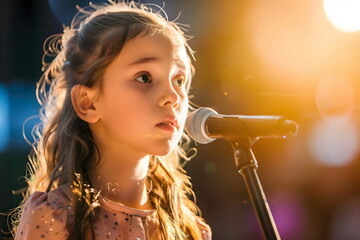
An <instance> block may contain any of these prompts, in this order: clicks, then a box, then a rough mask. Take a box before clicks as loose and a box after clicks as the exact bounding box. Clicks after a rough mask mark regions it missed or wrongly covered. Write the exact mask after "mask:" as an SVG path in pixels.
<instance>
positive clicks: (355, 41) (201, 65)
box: [0, 0, 360, 240]
mask: <svg viewBox="0 0 360 240" xmlns="http://www.w3.org/2000/svg"><path fill="white" fill-rule="evenodd" d="M99 2H101V1H93V3H99ZM141 2H142V3H146V2H151V3H156V4H158V5H160V6H163V7H164V9H165V10H166V12H167V13H168V16H169V19H170V20H173V19H175V18H177V17H178V19H177V21H178V22H181V23H184V24H188V25H189V26H190V28H189V31H188V35H191V36H194V38H193V39H191V40H190V42H189V44H190V46H191V47H192V48H193V49H194V50H195V51H196V54H195V57H196V61H195V62H194V65H195V68H196V75H195V78H194V81H193V88H192V90H191V94H192V95H193V98H192V102H194V103H195V104H197V105H200V106H206V107H212V108H214V109H215V110H216V111H217V112H219V113H222V114H246V115H283V116H286V117H287V118H289V119H291V120H294V121H296V122H297V123H298V124H299V133H298V135H297V136H296V137H290V138H287V139H264V140H260V141H258V142H257V143H255V145H254V146H253V151H254V153H255V156H256V158H257V160H258V163H259V169H258V174H259V177H260V179H261V181H262V185H263V188H264V190H265V193H266V195H267V198H268V202H269V204H270V208H271V210H272V213H273V215H274V218H275V222H276V224H277V226H278V229H279V232H280V235H281V237H282V239H294V240H297V239H331V240H340V239H347V240H349V239H350V240H352V239H360V227H359V226H360V191H359V187H360V181H359V180H360V122H359V113H360V108H359V106H360V104H359V101H360V99H359V90H360V68H359V66H358V65H359V62H360V44H359V43H360V32H359V30H360V14H359V12H360V1H358V0H273V1H266V0H239V1H235V0H223V1H216V0H192V1H191V0H183V1H175V0H161V1H156V0H153V1H141ZM76 4H78V5H79V6H86V5H87V4H88V2H87V1H80V0H61V1H60V0H48V1H47V0H5V1H1V7H0V184H1V185H0V186H1V187H0V196H1V198H0V212H2V213H6V212H8V211H10V210H11V209H12V208H14V207H16V206H17V205H18V204H19V202H20V200H21V195H13V194H12V191H13V190H18V189H21V188H24V187H25V186H26V184H25V182H24V179H23V178H22V176H24V174H25V167H26V163H27V155H28V153H29V151H30V146H29V145H28V144H27V143H26V141H25V139H24V137H23V133H25V135H27V136H29V135H30V131H31V128H32V126H34V124H36V123H37V122H38V118H37V117H36V115H37V114H38V108H39V105H38V104H37V102H36V98H35V83H36V82H37V80H38V79H39V78H40V76H41V57H42V53H43V50H42V44H43V41H44V40H45V39H46V38H47V37H48V36H49V35H51V34H55V33H60V32H62V30H63V27H62V25H63V24H65V25H69V23H70V20H71V18H72V16H73V15H74V14H75V13H76V8H75V5H76ZM180 12H181V14H180V16H179V13H180ZM197 148H198V155H197V157H196V158H195V159H193V160H192V161H191V162H189V163H188V164H187V165H186V170H187V171H188V173H189V175H190V176H191V178H192V182H193V185H194V186H193V187H194V190H195V192H196V193H197V201H198V205H199V206H200V208H201V209H202V212H203V217H204V218H205V219H206V220H207V222H208V223H209V224H210V226H211V227H212V231H213V239H214V240H237V239H262V237H261V231H260V227H259V225H258V223H257V221H256V217H255V215H254V211H253V209H252V207H251V203H250V201H249V197H248V194H247V192H246V188H245V186H244V183H243V179H242V177H241V175H239V174H238V173H237V172H236V169H235V163H234V160H233V151H232V149H231V147H230V145H229V144H228V143H227V142H225V141H224V140H217V141H214V142H212V143H210V144H207V145H198V146H197ZM8 223H9V220H8V219H7V217H6V216H2V215H1V216H0V229H1V230H2V231H1V233H0V234H1V238H5V237H10V235H9V234H8V228H7V226H8Z"/></svg>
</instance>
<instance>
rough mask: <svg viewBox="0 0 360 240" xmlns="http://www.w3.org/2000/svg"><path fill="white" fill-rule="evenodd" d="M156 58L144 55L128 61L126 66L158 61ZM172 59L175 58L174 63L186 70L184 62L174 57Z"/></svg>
mask: <svg viewBox="0 0 360 240" xmlns="http://www.w3.org/2000/svg"><path fill="white" fill-rule="evenodd" d="M158 60H159V59H158V58H156V57H144V58H140V59H137V60H135V61H134V62H131V63H129V64H128V67H130V66H136V65H140V64H144V63H149V62H156V61H158ZM174 60H175V62H176V64H177V65H178V66H179V67H180V68H182V69H184V70H185V71H186V65H185V63H184V62H183V61H182V60H180V59H178V58H176V59H174Z"/></svg>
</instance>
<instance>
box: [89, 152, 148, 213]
mask: <svg viewBox="0 0 360 240" xmlns="http://www.w3.org/2000/svg"><path fill="white" fill-rule="evenodd" d="M149 159H150V157H149V155H145V156H142V157H137V158H132V159H129V158H126V159H125V158H124V157H123V156H114V155H113V156H110V155H109V154H103V155H102V159H101V160H100V161H99V164H98V165H97V166H91V167H90V169H89V170H90V174H89V175H90V181H91V184H92V186H93V187H94V188H95V189H97V190H100V195H102V196H103V197H106V198H108V199H109V200H111V201H113V202H117V203H121V204H124V205H126V206H128V207H132V208H137V209H153V206H152V204H151V202H150V199H149V197H148V194H147V191H146V179H147V173H148V169H149Z"/></svg>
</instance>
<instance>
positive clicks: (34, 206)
mask: <svg viewBox="0 0 360 240" xmlns="http://www.w3.org/2000/svg"><path fill="white" fill-rule="evenodd" d="M73 220H74V213H73V204H72V199H71V194H70V192H69V187H68V186H67V185H63V186H60V187H59V188H56V189H54V190H52V191H50V192H34V193H32V194H31V195H30V197H29V198H28V200H27V201H26V203H25V205H24V208H23V212H22V214H21V219H20V224H19V226H18V229H17V231H16V236H15V240H16V239H32V238H34V237H38V238H39V239H66V238H67V237H68V234H69V228H70V227H71V225H72V224H73Z"/></svg>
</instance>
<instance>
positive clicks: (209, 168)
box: [204, 162, 217, 174]
mask: <svg viewBox="0 0 360 240" xmlns="http://www.w3.org/2000/svg"><path fill="white" fill-rule="evenodd" d="M204 169H205V172H206V173H209V174H211V173H215V172H216V170H217V166H216V164H215V163H213V162H208V163H206V164H205V166H204Z"/></svg>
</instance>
